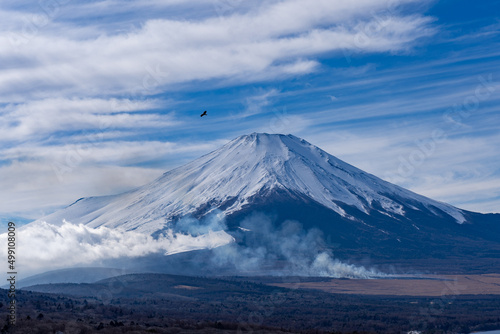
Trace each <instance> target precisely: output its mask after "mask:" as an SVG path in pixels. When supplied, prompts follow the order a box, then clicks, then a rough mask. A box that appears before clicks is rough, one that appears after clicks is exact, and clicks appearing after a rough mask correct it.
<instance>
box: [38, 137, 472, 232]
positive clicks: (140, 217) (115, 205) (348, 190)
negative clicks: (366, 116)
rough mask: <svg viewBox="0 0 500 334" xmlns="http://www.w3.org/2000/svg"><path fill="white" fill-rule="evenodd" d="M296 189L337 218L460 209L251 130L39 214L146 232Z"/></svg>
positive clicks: (291, 140)
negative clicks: (119, 190) (130, 185)
mask: <svg viewBox="0 0 500 334" xmlns="http://www.w3.org/2000/svg"><path fill="white" fill-rule="evenodd" d="M276 189H279V190H285V191H290V192H293V193H298V194H302V195H304V196H307V197H309V198H311V199H312V200H314V201H316V202H318V203H320V204H322V205H324V206H325V207H327V208H329V209H331V210H333V211H335V212H337V213H338V214H339V215H341V216H343V217H345V218H348V219H351V220H356V218H355V217H352V216H350V215H348V214H347V213H346V212H345V210H344V209H343V208H342V207H343V206H344V205H348V206H351V207H355V208H357V209H358V210H360V211H362V212H364V213H367V214H369V213H370V212H372V211H373V210H376V211H379V212H381V213H383V214H385V215H389V216H393V217H398V216H404V215H405V206H406V207H411V208H412V209H417V210H421V209H424V210H428V211H430V212H435V211H436V210H439V211H442V212H443V213H445V214H447V215H449V216H451V217H453V218H454V219H455V221H456V222H457V223H460V224H461V223H464V222H465V218H464V215H463V213H462V211H461V210H460V209H457V208H455V207H453V206H451V205H449V204H445V203H442V202H438V201H434V200H432V199H429V198H426V197H424V196H421V195H418V194H415V193H413V192H411V191H409V190H406V189H403V188H401V187H398V186H396V185H393V184H391V183H388V182H386V181H383V180H381V179H379V178H377V177H375V176H373V175H371V174H368V173H366V172H363V171H362V170H360V169H358V168H355V167H353V166H351V165H349V164H347V163H345V162H343V161H341V160H339V159H337V158H336V157H334V156H332V155H330V154H328V153H326V152H325V151H323V150H321V149H319V148H318V147H316V146H314V145H311V144H310V143H308V142H306V141H305V140H303V139H300V138H297V137H295V136H293V135H277V134H261V133H259V134H258V133H252V134H250V135H244V136H241V137H238V138H236V139H234V140H232V141H231V142H229V143H227V144H226V145H224V146H223V147H221V148H219V149H218V150H215V151H213V152H211V153H209V154H207V155H204V156H202V157H201V158H199V159H196V160H194V161H192V162H190V163H188V164H186V165H184V166H181V167H179V168H176V169H173V170H171V171H169V172H167V173H165V174H163V176H161V177H160V178H158V179H157V180H155V181H154V182H151V183H150V184H147V185H145V186H143V187H140V188H137V189H134V190H131V191H128V192H126V193H123V194H118V195H113V196H103V197H90V198H83V199H80V200H78V201H77V202H75V203H73V204H72V205H70V206H69V207H67V208H65V209H63V210H60V211H58V212H55V213H54V214H51V215H49V216H46V217H43V218H41V219H39V221H47V222H49V223H52V224H61V223H62V220H63V219H66V220H67V221H70V222H72V223H74V224H87V225H89V226H90V227H98V226H107V227H112V228H121V229H125V230H137V231H140V232H144V233H154V232H156V231H158V230H162V229H163V228H165V227H168V224H169V223H170V222H171V221H172V220H174V219H177V218H180V217H182V216H185V215H188V214H193V213H195V212H197V211H198V210H200V208H206V212H210V211H213V210H215V209H218V208H220V210H221V211H222V212H223V213H224V214H226V215H229V214H231V213H234V212H237V211H238V210H241V209H242V208H243V207H245V206H246V205H247V204H250V202H251V200H252V198H253V197H254V196H256V195H257V194H258V195H259V196H265V194H266V193H269V192H271V191H273V190H276Z"/></svg>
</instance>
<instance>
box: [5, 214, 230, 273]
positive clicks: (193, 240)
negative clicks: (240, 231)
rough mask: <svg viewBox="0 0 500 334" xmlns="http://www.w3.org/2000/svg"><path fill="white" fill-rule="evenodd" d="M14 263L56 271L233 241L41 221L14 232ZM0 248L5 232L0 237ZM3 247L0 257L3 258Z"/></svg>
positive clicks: (220, 234)
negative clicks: (16, 236) (15, 241)
mask: <svg viewBox="0 0 500 334" xmlns="http://www.w3.org/2000/svg"><path fill="white" fill-rule="evenodd" d="M17 235H18V239H17V240H18V243H17V245H16V248H17V254H16V264H17V267H18V268H19V270H20V271H21V272H22V274H23V275H26V276H28V275H30V274H33V273H35V272H40V271H43V272H45V271H49V270H54V269H60V268H67V267H74V266H85V265H87V266H88V265H96V264H99V263H100V262H101V261H104V260H108V259H118V258H127V257H141V256H146V255H150V254H155V253H163V254H165V255H170V254H175V253H179V252H186V251H190V250H196V249H207V248H208V249H212V248H216V247H219V246H222V245H225V244H228V243H231V242H233V241H234V239H233V237H231V236H230V235H229V234H227V233H225V232H224V231H221V230H214V231H208V232H207V233H205V234H202V235H199V236H191V235H188V234H181V233H173V232H172V231H167V232H166V233H165V234H164V235H163V236H160V237H159V238H158V239H154V238H153V237H151V236H149V235H145V234H142V233H138V232H133V231H129V232H126V231H121V230H117V229H109V228H106V227H99V228H96V229H93V228H89V227H87V226H85V225H81V224H80V225H73V224H71V223H68V222H64V223H63V224H62V225H61V226H55V225H51V224H47V223H45V222H42V223H37V224H30V225H26V226H23V227H21V228H19V229H18V230H17ZM0 240H1V242H2V244H3V245H6V244H7V233H3V234H0ZM6 252H7V248H6V247H3V249H2V250H0V254H1V255H2V257H3V258H6V257H7V254H6Z"/></svg>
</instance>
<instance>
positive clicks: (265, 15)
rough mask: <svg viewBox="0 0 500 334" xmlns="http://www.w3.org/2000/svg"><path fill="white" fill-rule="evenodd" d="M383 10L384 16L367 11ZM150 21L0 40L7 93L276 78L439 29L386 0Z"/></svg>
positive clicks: (135, 89)
mask: <svg viewBox="0 0 500 334" xmlns="http://www.w3.org/2000/svg"><path fill="white" fill-rule="evenodd" d="M412 2H414V1H403V2H402V3H412ZM93 5H95V4H93ZM377 11H383V12H384V16H383V17H379V16H375V15H370V14H367V13H371V12H377ZM145 20H146V21H145V22H143V25H142V26H141V27H140V28H138V29H137V28H134V29H133V30H131V31H129V32H128V34H112V33H110V32H109V31H106V30H104V31H101V34H100V35H99V36H98V37H96V36H90V37H91V38H88V37H87V38H79V39H75V38H74V37H72V34H71V30H72V29H79V28H75V27H72V26H71V25H69V26H68V27H67V29H65V30H62V31H59V32H58V33H57V34H55V33H51V32H50V31H46V30H40V31H38V32H37V34H36V36H34V37H33V38H30V39H29V40H27V41H26V43H21V44H20V45H17V46H13V45H12V41H9V39H8V38H3V39H1V40H0V58H2V59H6V60H7V61H6V63H5V64H4V65H6V66H4V67H3V70H1V72H0V73H1V79H0V94H1V96H2V99H3V100H4V101H5V100H6V99H10V100H12V99H16V100H20V99H21V98H23V97H24V98H26V96H31V97H36V98H43V97H48V96H54V95H61V94H66V95H71V94H83V95H87V96H95V95H99V94H103V93H107V94H127V93H129V94H134V95H140V96H147V95H150V94H153V93H155V92H158V91H159V89H160V88H163V87H166V86H169V85H172V84H176V83H182V82H191V81H193V80H209V79H214V78H238V80H239V81H243V82H244V81H249V80H252V79H253V78H254V77H258V78H261V77H262V74H263V73H267V74H268V78H269V79H270V78H273V77H276V76H280V75H290V74H291V75H296V74H302V73H308V72H311V71H313V70H314V69H315V68H316V65H317V63H316V62H315V61H314V60H312V59H307V58H308V57H315V56H317V55H318V54H321V53H324V52H332V51H337V52H341V51H343V50H351V51H355V52H388V51H389V52H395V51H401V50H407V48H408V47H409V46H411V45H412V44H414V43H415V41H416V40H417V39H418V38H420V37H424V36H429V35H432V34H433V33H434V30H433V29H432V28H430V20H429V19H428V18H426V17H422V16H418V15H412V16H402V15H399V14H398V13H397V12H396V11H395V10H393V9H391V8H387V3H386V1H382V0H362V1H357V2H352V1H336V2H331V1H322V0H314V1H310V2H308V3H307V5H305V3H304V2H303V1H297V0H288V1H281V2H276V3H270V4H267V3H266V4H261V3H259V5H258V6H256V7H255V8H252V9H251V10H247V11H245V12H244V13H240V12H236V13H233V12H229V13H228V15H226V16H217V15H215V16H214V15H212V16H208V17H204V18H200V19H199V20H175V19H150V20H148V19H147V18H146V19H145ZM66 30H67V31H66ZM19 33H20V34H21V35H22V32H21V31H19ZM14 59H23V60H24V61H23V62H22V64H25V65H24V66H20V65H18V63H19V61H15V60H14ZM15 64H16V65H15ZM26 65H28V66H26Z"/></svg>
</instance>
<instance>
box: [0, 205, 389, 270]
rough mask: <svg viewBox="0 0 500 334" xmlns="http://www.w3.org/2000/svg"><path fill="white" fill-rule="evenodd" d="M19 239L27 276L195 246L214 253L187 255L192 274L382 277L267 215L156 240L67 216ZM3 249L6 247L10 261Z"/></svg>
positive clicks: (26, 229)
mask: <svg viewBox="0 0 500 334" xmlns="http://www.w3.org/2000/svg"><path fill="white" fill-rule="evenodd" d="M6 238H7V235H6V234H5V233H4V234H1V235H0V240H1V241H2V244H4V241H5V244H6V241H7V239H6ZM17 240H18V244H17V250H16V253H17V254H16V255H17V258H16V260H17V267H18V270H19V271H20V272H22V274H23V276H28V275H31V274H35V273H40V272H44V271H49V270H55V269H62V268H71V267H77V266H100V265H108V266H109V265H110V264H117V263H128V265H129V266H132V267H131V268H128V269H134V268H133V266H136V264H139V263H143V262H144V261H146V262H147V261H149V260H151V259H153V258H156V259H161V258H164V259H167V257H169V256H170V255H173V254H178V253H186V252H190V251H194V250H211V251H209V252H202V253H186V254H188V255H189V256H191V260H190V263H191V264H194V265H193V270H190V269H189V270H188V272H189V273H192V274H195V275H201V274H206V273H207V272H212V273H219V274H220V273H225V274H239V275H288V276H325V277H351V278H370V277H376V276H383V274H382V273H380V272H378V271H376V270H371V269H366V268H364V267H360V266H355V265H352V264H346V263H344V262H342V261H340V260H337V259H335V258H334V257H333V254H332V253H331V251H330V250H329V249H328V247H326V245H325V243H324V241H323V238H322V233H321V231H319V230H318V229H315V228H312V229H308V230H306V229H304V228H303V227H302V225H301V224H300V223H298V222H294V221H285V222H284V223H283V224H281V225H276V224H275V222H273V220H272V218H271V217H269V216H267V215H264V214H254V215H251V216H249V217H247V218H246V219H244V220H243V221H242V222H241V224H240V227H238V228H237V230H236V231H231V232H228V231H227V227H226V223H225V219H224V215H223V214H222V213H221V212H218V211H216V212H213V213H212V214H209V215H207V216H206V217H204V218H203V219H200V220H197V219H194V218H192V217H186V218H183V219H181V220H179V221H178V222H176V223H173V224H171V225H169V227H168V229H165V230H164V231H162V232H161V233H158V234H157V235H156V236H155V237H153V236H151V235H147V234H143V233H139V232H136V231H123V230H117V229H111V228H107V227H98V228H90V227H88V226H86V225H83V224H80V225H75V224H71V223H69V222H67V221H64V223H63V224H62V225H61V226H56V225H52V224H49V223H46V222H41V223H33V224H30V225H26V226H23V227H22V228H19V229H18V232H17ZM5 251H6V250H5V249H2V250H1V251H0V252H1V256H2V257H4V258H5V257H6V254H5ZM207 256H208V258H207ZM127 259H130V260H132V259H137V260H138V261H127ZM123 260H125V261H123ZM143 260H144V261H143ZM175 261H176V260H174V262H172V263H173V264H175ZM153 262H155V261H153ZM165 263H167V262H165ZM139 266H140V264H139ZM158 266H161V264H160V262H158V264H157V266H156V267H157V268H156V267H153V268H151V270H156V271H158V272H163V271H166V270H167V269H168V270H170V269H171V268H170V269H169V268H161V267H158ZM181 267H182V266H181ZM135 269H140V268H139V267H138V268H135ZM184 269H185V268H184ZM168 270H167V271H168ZM182 273H186V272H182Z"/></svg>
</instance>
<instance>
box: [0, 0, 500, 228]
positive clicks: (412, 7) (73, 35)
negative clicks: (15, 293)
mask: <svg viewBox="0 0 500 334" xmlns="http://www.w3.org/2000/svg"><path fill="white" fill-rule="evenodd" d="M498 8H500V1H490V0H487V1H482V2H470V1H414V0H359V1H352V0H351V1H347V0H336V1H333V0H329V1H321V0H308V1H305V0H301V1H298V0H281V1H276V0H268V1H260V0H255V1H244V0H213V1H201V0H183V1H181V0H164V1H160V0H147V1H115V0H104V1H78V2H76V1H69V0H58V1H56V0H54V1H46V2H39V1H28V0H25V1H18V2H15V3H10V4H9V3H7V4H5V3H2V5H1V7H0V31H1V34H0V64H1V65H0V115H1V121H0V128H1V132H2V136H1V138H0V173H1V175H2V177H1V179H0V216H1V217H2V218H8V217H14V216H16V217H25V218H28V219H30V218H38V217H41V216H43V215H45V214H47V213H50V212H51V211H53V210H55V209H57V208H59V207H61V206H65V205H68V204H70V203H72V202H73V201H75V200H76V199H78V198H80V197H85V196H94V195H104V194H113V193H117V192H121V191H125V190H127V189H130V188H132V187H136V186H139V185H142V184H144V183H147V182H149V181H152V180H153V179H155V178H156V177H157V176H159V175H161V174H162V173H163V172H165V171H166V170H168V169H171V168H174V167H177V166H180V165H182V164H183V163H185V162H187V161H190V160H192V159H194V158H196V157H198V156H200V155H202V154H205V153H207V152H209V151H211V150H213V149H215V148H217V147H219V146H220V145H222V144H224V143H226V142H227V141H228V140H231V139H233V138H234V137H237V136H239V135H242V134H247V133H251V132H256V131H257V132H269V133H292V134H294V135H297V136H299V137H302V138H304V139H306V140H308V141H309V142H311V143H313V144H315V145H317V146H319V147H321V148H323V149H324V150H326V151H327V152H329V153H331V154H333V155H335V156H337V157H339V158H340V159H343V160H345V161H346V162H348V163H351V164H353V165H355V166H357V167H359V168H361V169H364V170H366V171H368V172H370V173H373V174H375V175H377V176H379V177H381V178H383V179H386V180H388V181H391V182H394V183H396V184H398V185H401V186H403V187H406V188H409V189H411V190H413V191H416V192H418V193H421V194H423V195H426V196H429V197H431V198H434V199H438V200H441V201H445V202H448V203H451V204H453V205H456V206H458V207H460V208H463V209H467V210H472V211H478V212H500V210H499V208H500V155H499V154H498V151H499V147H500V132H499V127H500V117H499V114H500V104H499V102H500V94H499V92H500V73H499V72H500V71H499V68H500V12H499V11H498ZM203 110H208V117H204V118H200V117H199V115H200V113H201V112H202V111H203Z"/></svg>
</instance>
